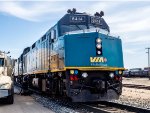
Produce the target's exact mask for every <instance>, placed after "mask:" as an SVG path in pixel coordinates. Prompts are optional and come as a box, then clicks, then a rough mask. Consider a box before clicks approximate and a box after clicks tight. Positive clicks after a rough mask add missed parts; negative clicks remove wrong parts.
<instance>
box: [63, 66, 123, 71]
mask: <svg viewBox="0 0 150 113" xmlns="http://www.w3.org/2000/svg"><path fill="white" fill-rule="evenodd" d="M65 69H78V70H84V71H85V70H107V71H116V70H125V68H118V67H65Z"/></svg>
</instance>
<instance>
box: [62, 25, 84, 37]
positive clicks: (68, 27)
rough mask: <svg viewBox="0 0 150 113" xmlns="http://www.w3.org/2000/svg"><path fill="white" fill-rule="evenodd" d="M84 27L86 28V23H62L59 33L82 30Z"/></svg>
mask: <svg viewBox="0 0 150 113" xmlns="http://www.w3.org/2000/svg"><path fill="white" fill-rule="evenodd" d="M84 29H87V26H86V25H62V26H61V35H64V34H65V33H66V32H71V31H77V30H84Z"/></svg>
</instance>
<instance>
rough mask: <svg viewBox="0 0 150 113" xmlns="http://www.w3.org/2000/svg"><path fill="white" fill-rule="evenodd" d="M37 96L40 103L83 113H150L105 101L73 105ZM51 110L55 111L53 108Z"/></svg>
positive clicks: (38, 94)
mask: <svg viewBox="0 0 150 113" xmlns="http://www.w3.org/2000/svg"><path fill="white" fill-rule="evenodd" d="M35 94H36V95H37V97H38V98H39V100H38V102H39V101H40V102H39V103H45V102H48V101H50V100H51V102H50V103H54V104H58V105H55V106H58V107H59V104H60V105H61V107H66V106H67V108H68V105H69V109H74V110H76V109H77V108H79V109H80V110H79V111H81V112H82V113H128V112H135V113H150V109H143V108H138V107H134V106H128V105H123V104H119V103H114V102H106V101H104V102H91V103H72V102H70V101H68V100H66V99H62V98H53V99H50V100H49V98H51V97H48V96H45V95H41V94H40V93H37V92H36V93H35ZM35 100H37V99H35ZM43 100H46V101H43ZM56 101H58V103H55V102H56ZM52 105H53V104H52ZM43 106H45V107H47V108H49V106H48V104H47V103H46V105H45V104H44V105H43ZM50 108H51V107H50ZM51 109H53V107H52V108H51ZM82 109H86V111H88V112H85V111H82ZM54 111H55V110H54ZM56 112H57V111H56Z"/></svg>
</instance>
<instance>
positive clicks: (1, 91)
mask: <svg viewBox="0 0 150 113" xmlns="http://www.w3.org/2000/svg"><path fill="white" fill-rule="evenodd" d="M12 70H13V64H12V60H11V58H10V57H8V56H6V54H5V52H2V51H0V99H5V102H6V103H8V104H13V101H14V97H13V94H14V88H13V80H12Z"/></svg>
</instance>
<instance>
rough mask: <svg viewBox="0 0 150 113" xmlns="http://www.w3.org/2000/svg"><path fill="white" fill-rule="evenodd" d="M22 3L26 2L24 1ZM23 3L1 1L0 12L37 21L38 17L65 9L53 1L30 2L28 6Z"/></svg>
mask: <svg viewBox="0 0 150 113" xmlns="http://www.w3.org/2000/svg"><path fill="white" fill-rule="evenodd" d="M24 4H26V3H25V2H24ZM24 4H23V3H21V2H1V3H0V12H3V13H6V14H9V15H13V16H16V17H18V18H21V19H25V20H29V21H39V18H41V17H42V16H43V17H46V14H49V13H52V14H53V13H56V12H60V11H62V10H64V9H65V8H64V7H60V6H59V4H58V5H57V4H55V3H54V2H30V4H28V5H29V6H28V7H26V6H25V5H24ZM57 7H59V8H57Z"/></svg>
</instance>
